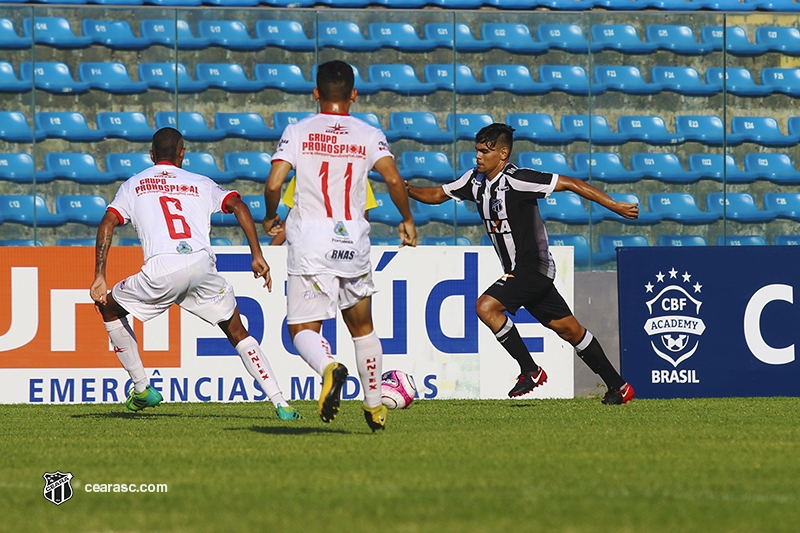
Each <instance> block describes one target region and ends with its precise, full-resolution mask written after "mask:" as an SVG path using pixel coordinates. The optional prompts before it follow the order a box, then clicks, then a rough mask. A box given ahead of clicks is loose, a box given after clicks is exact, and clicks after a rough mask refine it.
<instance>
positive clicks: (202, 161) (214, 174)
mask: <svg viewBox="0 0 800 533" xmlns="http://www.w3.org/2000/svg"><path fill="white" fill-rule="evenodd" d="M182 168H183V169H184V170H188V171H189V172H194V173H195V174H202V175H203V176H207V177H209V178H211V179H212V180H214V181H216V182H217V183H230V182H231V181H233V180H235V179H236V174H235V173H234V172H232V171H228V170H220V168H219V166H218V165H217V160H216V159H215V158H214V156H213V155H211V154H209V153H208V152H186V155H185V156H184V159H183V167H182ZM262 218H263V217H262Z"/></svg>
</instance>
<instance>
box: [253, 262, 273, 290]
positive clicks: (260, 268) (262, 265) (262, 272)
mask: <svg viewBox="0 0 800 533" xmlns="http://www.w3.org/2000/svg"><path fill="white" fill-rule="evenodd" d="M250 268H252V269H253V277H254V278H256V279H258V278H263V279H264V285H263V286H264V287H266V288H267V290H268V291H269V292H272V276H271V275H270V273H269V265H268V264H267V262H266V260H264V258H263V257H257V258H255V259H253V262H252V263H250Z"/></svg>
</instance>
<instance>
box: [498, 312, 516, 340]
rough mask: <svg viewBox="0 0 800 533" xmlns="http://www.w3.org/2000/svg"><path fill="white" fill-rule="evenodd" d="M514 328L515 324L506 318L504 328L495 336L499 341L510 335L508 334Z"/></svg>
mask: <svg viewBox="0 0 800 533" xmlns="http://www.w3.org/2000/svg"><path fill="white" fill-rule="evenodd" d="M513 327H514V323H513V322H512V321H511V319H510V318H508V317H506V321H505V322H504V323H503V327H501V328H500V330H499V331H498V332H497V333H495V334H494V336H495V337H497V338H498V339H500V338H501V337H505V336H506V334H508V332H509V331H511V328H513Z"/></svg>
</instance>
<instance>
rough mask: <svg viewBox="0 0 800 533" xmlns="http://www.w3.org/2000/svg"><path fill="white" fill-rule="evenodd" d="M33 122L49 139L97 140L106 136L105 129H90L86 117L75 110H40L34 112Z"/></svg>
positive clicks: (71, 140) (70, 140)
mask: <svg viewBox="0 0 800 533" xmlns="http://www.w3.org/2000/svg"><path fill="white" fill-rule="evenodd" d="M34 124H35V126H36V129H39V130H42V132H44V134H45V135H46V136H47V137H48V138H50V139H53V138H57V139H64V140H65V141H69V142H97V141H101V140H103V139H105V137H106V132H105V131H103V130H93V129H90V128H89V125H88V124H87V123H86V117H84V116H83V115H82V114H81V113H78V112H77V111H40V112H39V113H36V117H35V119H34Z"/></svg>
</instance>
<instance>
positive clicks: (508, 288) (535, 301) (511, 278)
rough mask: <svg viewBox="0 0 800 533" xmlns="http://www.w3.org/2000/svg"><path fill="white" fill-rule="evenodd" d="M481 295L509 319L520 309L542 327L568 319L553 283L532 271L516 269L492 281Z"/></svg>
mask: <svg viewBox="0 0 800 533" xmlns="http://www.w3.org/2000/svg"><path fill="white" fill-rule="evenodd" d="M484 294H487V295H489V296H491V297H492V298H494V299H495V300H497V301H498V302H500V303H501V304H503V306H504V307H505V308H506V309H508V311H509V313H511V314H512V315H516V314H517V310H518V309H519V308H520V307H524V308H525V309H527V310H528V312H529V313H530V314H532V315H533V316H534V318H536V320H538V321H539V322H541V323H542V324H548V323H549V322H550V321H552V320H558V319H560V318H565V317H568V316H571V315H572V311H571V310H570V308H569V306H568V305H567V302H565V301H564V298H563V297H562V296H561V294H560V293H559V292H558V289H556V286H555V285H554V284H553V280H552V279H550V278H548V277H547V276H545V275H544V274H542V273H540V272H538V271H535V270H534V271H531V270H523V269H519V268H518V269H516V270H515V271H514V272H512V273H511V274H508V275H506V276H503V277H502V278H500V279H498V280H497V281H495V282H494V283H493V284H492V285H491V286H490V287H489V288H488V289H486V291H484Z"/></svg>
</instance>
